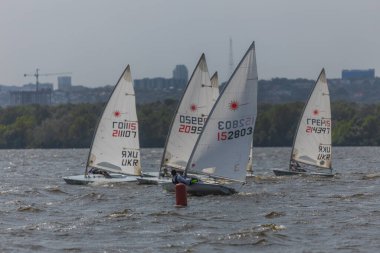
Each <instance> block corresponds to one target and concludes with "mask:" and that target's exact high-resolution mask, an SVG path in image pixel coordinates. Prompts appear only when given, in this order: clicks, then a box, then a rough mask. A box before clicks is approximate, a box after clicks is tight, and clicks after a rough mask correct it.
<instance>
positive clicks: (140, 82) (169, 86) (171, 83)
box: [134, 65, 188, 91]
mask: <svg viewBox="0 0 380 253" xmlns="http://www.w3.org/2000/svg"><path fill="white" fill-rule="evenodd" d="M187 79H188V72H187V68H186V66H185V65H177V66H176V67H175V69H174V70H173V77H172V78H163V77H156V78H144V79H135V80H134V87H135V89H136V90H137V91H144V90H149V91H153V90H158V91H170V90H182V89H183V88H184V87H185V86H186V84H187Z"/></svg>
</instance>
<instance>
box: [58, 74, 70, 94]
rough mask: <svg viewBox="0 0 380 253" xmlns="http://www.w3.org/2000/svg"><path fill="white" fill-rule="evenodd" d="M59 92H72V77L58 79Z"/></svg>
mask: <svg viewBox="0 0 380 253" xmlns="http://www.w3.org/2000/svg"><path fill="white" fill-rule="evenodd" d="M58 90H61V91H70V90H71V76H59V77H58Z"/></svg>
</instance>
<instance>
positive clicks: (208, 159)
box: [163, 42, 258, 195]
mask: <svg viewBox="0 0 380 253" xmlns="http://www.w3.org/2000/svg"><path fill="white" fill-rule="evenodd" d="M257 86H258V76H257V66H256V52H255V44H254V42H253V43H252V44H251V46H250V47H249V49H248V50H247V52H246V54H245V55H244V57H243V59H242V60H241V62H240V63H239V65H238V66H237V68H236V69H235V71H234V73H233V74H232V76H231V78H230V80H229V81H228V83H227V84H226V85H225V87H224V89H223V90H222V92H221V94H220V96H219V97H218V99H217V101H216V102H215V104H214V106H213V108H212V110H211V112H210V114H209V116H208V118H207V121H206V123H205V125H204V127H203V130H202V132H201V134H200V135H199V137H198V139H197V142H196V144H195V146H194V148H193V150H192V153H191V156H190V158H189V161H188V162H187V165H186V168H185V176H186V175H188V174H190V173H194V174H202V175H204V176H207V177H209V178H210V179H212V181H211V182H206V181H203V182H198V183H195V184H191V185H188V186H186V187H187V191H188V193H190V194H194V195H206V194H221V195H227V194H233V193H235V192H236V189H235V188H234V187H231V186H230V185H228V184H226V183H227V182H238V183H243V182H245V179H246V167H247V164H248V159H249V153H250V147H251V143H252V139H253V132H254V126H255V122H256V115H257ZM163 188H164V189H166V190H168V191H174V185H173V184H169V183H166V184H163Z"/></svg>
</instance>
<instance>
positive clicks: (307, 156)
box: [273, 69, 334, 177]
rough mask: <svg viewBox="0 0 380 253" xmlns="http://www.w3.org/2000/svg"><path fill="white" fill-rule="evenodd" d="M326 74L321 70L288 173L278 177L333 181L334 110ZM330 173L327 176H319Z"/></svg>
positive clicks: (299, 126) (280, 172) (295, 139)
mask: <svg viewBox="0 0 380 253" xmlns="http://www.w3.org/2000/svg"><path fill="white" fill-rule="evenodd" d="M330 107H331V106H330V94H329V89H328V85H327V79H326V74H325V70H324V69H322V71H321V73H320V75H319V77H318V80H317V82H316V83H315V86H314V88H313V90H312V92H311V93H310V97H309V99H308V101H307V103H306V105H305V108H304V110H303V114H302V117H301V119H300V121H299V123H298V128H297V132H296V135H295V138H294V143H293V148H292V152H291V155H290V163H289V169H288V170H273V172H274V173H275V175H276V176H285V175H299V174H302V175H316V176H325V177H332V176H334V175H333V174H332V167H331V158H332V157H331V153H332V147H331V126H332V124H331V108H330ZM321 170H328V172H320V171H321Z"/></svg>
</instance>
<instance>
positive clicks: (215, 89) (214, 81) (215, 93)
mask: <svg viewBox="0 0 380 253" xmlns="http://www.w3.org/2000/svg"><path fill="white" fill-rule="evenodd" d="M210 81H211V87H212V101H213V103H212V105H214V103H215V101H216V100H217V99H218V97H219V79H218V72H215V73H214V74H213V75H212V77H211V80H210ZM210 110H211V108H210Z"/></svg>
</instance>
